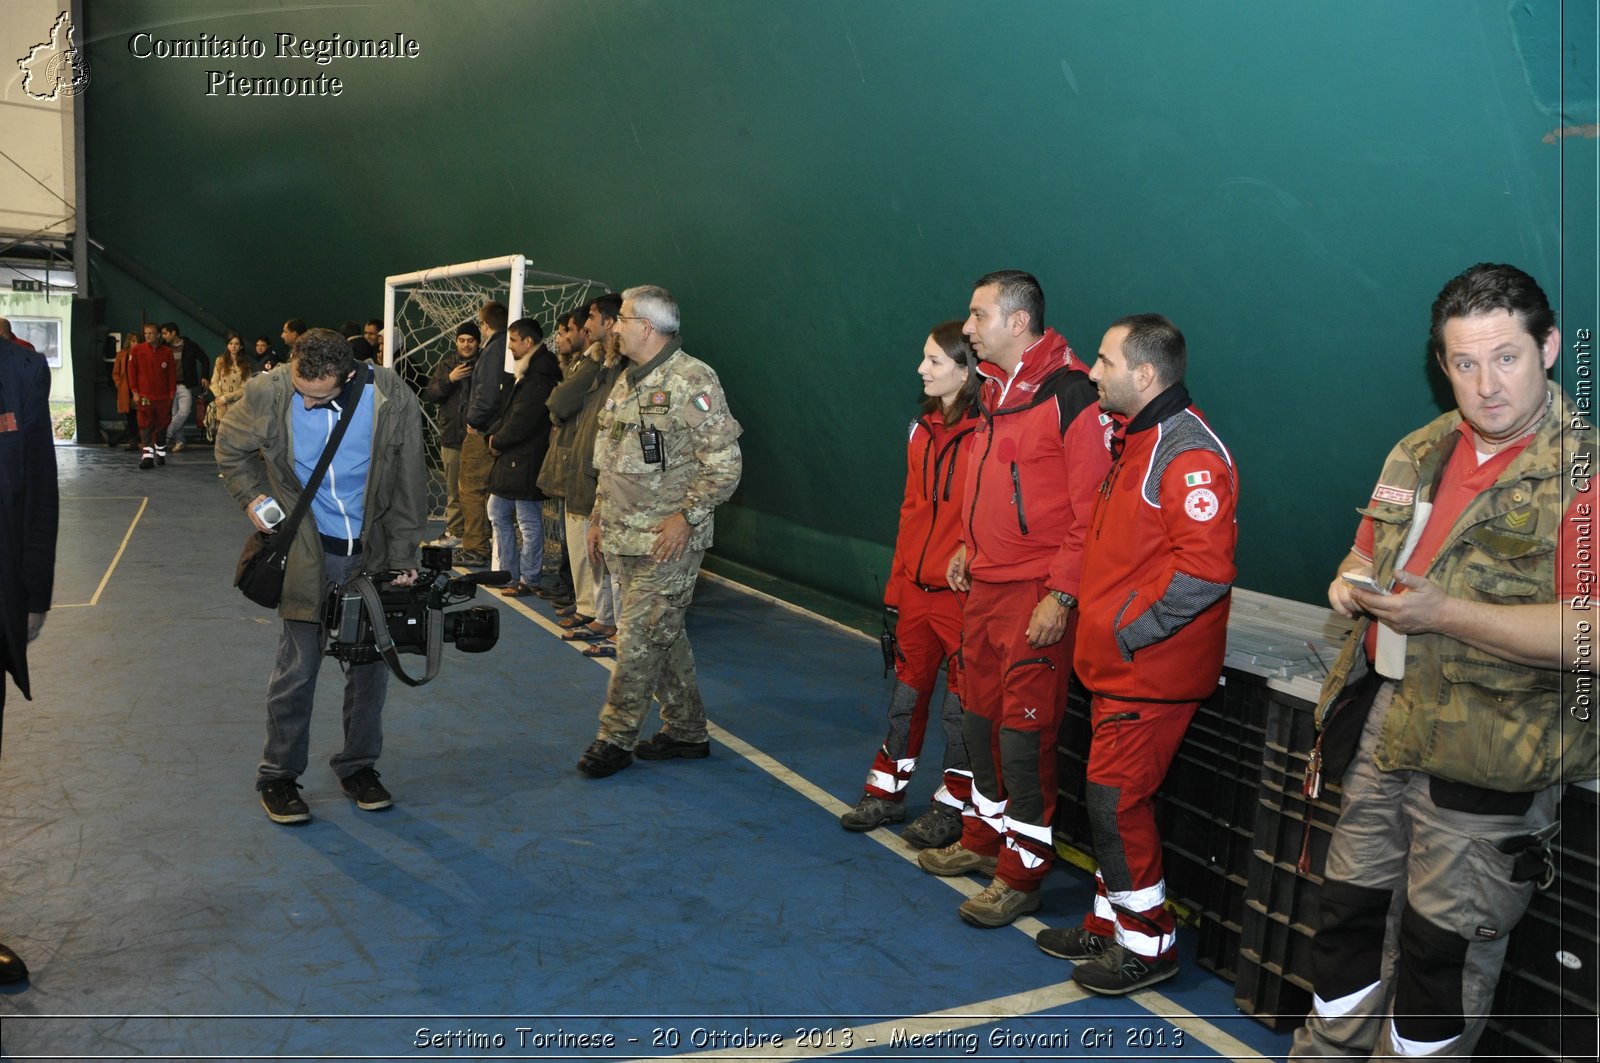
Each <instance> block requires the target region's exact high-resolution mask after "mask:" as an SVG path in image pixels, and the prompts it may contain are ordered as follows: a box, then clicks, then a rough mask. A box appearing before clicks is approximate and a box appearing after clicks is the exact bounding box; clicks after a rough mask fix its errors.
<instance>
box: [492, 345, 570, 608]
mask: <svg viewBox="0 0 1600 1063" xmlns="http://www.w3.org/2000/svg"><path fill="white" fill-rule="evenodd" d="M508 346H509V347H510V350H511V353H512V355H513V356H514V357H515V358H516V363H515V364H516V367H517V368H516V372H515V374H513V381H512V385H511V392H510V395H509V396H508V397H507V399H506V408H505V412H504V413H503V414H502V415H501V417H500V420H499V421H498V422H497V423H496V424H495V426H494V427H493V428H491V429H489V432H488V433H487V435H486V436H485V443H486V444H487V445H488V448H489V453H490V454H491V455H493V456H494V465H493V466H491V467H490V469H489V481H488V486H489V492H490V493H489V505H488V509H489V524H490V526H491V528H492V530H493V533H494V546H495V558H494V564H495V566H496V567H497V568H502V569H505V570H506V571H507V572H510V573H511V584H510V585H509V586H508V587H507V588H506V589H505V590H504V591H502V592H501V593H503V594H505V595H506V596H507V597H512V598H516V597H521V596H523V595H525V594H531V593H533V589H534V588H535V587H536V586H538V583H539V573H540V569H541V567H542V565H543V561H544V521H543V513H542V512H541V510H542V506H541V503H542V502H543V501H544V492H543V491H541V490H539V485H538V479H539V467H540V466H541V465H543V464H544V456H545V452H546V451H547V450H548V449H549V447H550V408H549V407H548V406H547V405H545V402H546V400H547V399H549V398H550V392H551V390H552V389H553V388H554V387H555V386H556V385H557V384H558V383H560V382H561V365H560V363H559V362H557V361H556V356H555V353H554V352H553V351H551V350H550V349H549V348H548V347H546V346H545V345H544V330H543V329H542V328H540V327H539V323H538V322H537V321H535V320H534V319H533V318H531V317H525V318H522V319H520V320H518V321H514V322H512V324H511V328H510V339H509V341H508ZM519 532H520V536H521V540H522V545H521V549H520V550H519V549H518V548H517V539H518V534H519Z"/></svg>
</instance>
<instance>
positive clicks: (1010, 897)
mask: <svg viewBox="0 0 1600 1063" xmlns="http://www.w3.org/2000/svg"><path fill="white" fill-rule="evenodd" d="M1042 900H1043V898H1041V897H1040V896H1039V891H1038V890H1031V891H1028V890H1019V889H1012V888H1011V886H1010V884H1009V883H1007V882H1004V881H1002V880H1001V879H998V878H997V879H995V880H994V881H993V882H991V883H989V886H988V888H987V889H985V890H984V891H983V892H981V893H979V894H978V895H977V896H975V897H968V898H967V899H966V900H965V901H963V902H962V903H961V907H960V908H959V909H957V910H958V911H959V912H960V914H961V918H962V919H963V920H965V921H966V922H968V923H971V924H972V925H973V926H981V927H987V928H989V929H993V928H994V927H997V926H1006V925H1008V924H1009V923H1011V922H1012V921H1013V920H1015V919H1016V918H1018V917H1019V916H1024V915H1027V914H1028V913H1029V912H1037V911H1038V910H1039V904H1040V903H1041V901H1042Z"/></svg>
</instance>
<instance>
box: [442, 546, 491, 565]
mask: <svg viewBox="0 0 1600 1063" xmlns="http://www.w3.org/2000/svg"><path fill="white" fill-rule="evenodd" d="M451 560H453V561H454V562H455V563H456V564H457V565H460V566H461V567H462V568H482V567H483V566H484V565H487V564H488V563H489V557H488V555H487V554H480V553H478V552H477V551H476V550H457V551H456V553H455V557H453V558H452V559H451Z"/></svg>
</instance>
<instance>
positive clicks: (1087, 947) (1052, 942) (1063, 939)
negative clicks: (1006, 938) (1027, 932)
mask: <svg viewBox="0 0 1600 1063" xmlns="http://www.w3.org/2000/svg"><path fill="white" fill-rule="evenodd" d="M1114 940H1115V939H1113V938H1108V937H1103V936H1102V935H1100V934H1096V933H1094V932H1093V931H1091V930H1090V929H1089V928H1088V927H1082V926H1063V927H1051V928H1050V929H1049V930H1041V931H1039V936H1038V937H1036V938H1034V939H1033V943H1034V944H1035V945H1037V946H1039V950H1040V951H1041V952H1046V953H1049V954H1050V955H1051V956H1059V957H1060V958H1061V959H1063V960H1073V961H1075V962H1078V963H1082V962H1083V961H1085V960H1093V959H1096V958H1098V957H1100V956H1103V955H1105V951H1106V949H1108V948H1110V947H1111V945H1112V944H1113V942H1114Z"/></svg>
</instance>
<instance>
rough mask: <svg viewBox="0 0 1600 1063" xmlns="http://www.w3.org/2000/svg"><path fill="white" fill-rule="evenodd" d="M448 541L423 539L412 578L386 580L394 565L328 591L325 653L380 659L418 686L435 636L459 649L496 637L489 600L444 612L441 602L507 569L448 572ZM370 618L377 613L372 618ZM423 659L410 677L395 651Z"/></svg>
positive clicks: (431, 667)
mask: <svg viewBox="0 0 1600 1063" xmlns="http://www.w3.org/2000/svg"><path fill="white" fill-rule="evenodd" d="M453 563H454V555H453V552H452V551H451V550H450V548H449V547H442V546H424V547H423V548H422V565H421V567H420V568H419V570H418V574H417V580H416V582H415V583H411V584H407V585H403V586H402V585H400V584H396V583H395V582H394V578H395V577H396V576H398V575H400V573H398V572H375V573H366V574H363V575H360V576H357V577H355V578H354V579H352V580H351V581H350V582H348V583H346V584H345V585H344V586H342V587H339V588H336V589H334V590H332V591H329V592H328V601H327V606H326V611H325V614H324V626H325V628H326V630H327V633H328V648H327V654H328V656H329V657H332V658H334V659H335V660H337V661H343V662H344V663H346V664H371V663H373V662H375V661H387V662H388V664H389V669H390V671H392V672H394V674H395V675H396V676H397V677H398V678H399V679H401V680H402V681H404V682H405V683H408V684H410V685H411V686H421V685H422V684H423V683H426V682H427V681H428V680H430V679H432V678H433V677H434V676H435V675H436V674H438V671H439V653H440V647H441V644H442V643H445V642H453V643H455V646H456V649H458V650H460V651H461V652H462V653H486V652H487V651H489V650H491V649H493V648H494V644H495V643H496V642H498V641H499V640H500V610H498V609H496V608H494V607H493V606H489V605H475V606H473V607H472V608H470V609H457V610H454V611H452V612H448V613H447V612H445V611H444V609H445V606H448V605H459V604H460V603H462V602H465V601H469V600H471V599H472V598H473V597H474V596H475V595H476V594H477V593H478V587H479V585H481V584H487V585H489V586H491V587H498V586H502V585H504V584H505V583H506V582H507V581H509V580H510V578H511V576H510V573H507V572H503V571H496V572H474V573H471V574H469V575H466V576H457V575H454V574H453V573H452V572H451V571H450V569H451V568H452V566H453ZM374 618H377V619H378V622H377V623H374ZM400 653H420V654H425V655H426V656H427V658H428V667H427V672H426V674H425V675H424V676H423V677H422V678H421V679H413V678H412V677H411V676H409V675H407V674H406V672H405V670H404V669H403V668H402V667H401V665H400V661H399V658H398V657H397V654H400Z"/></svg>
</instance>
